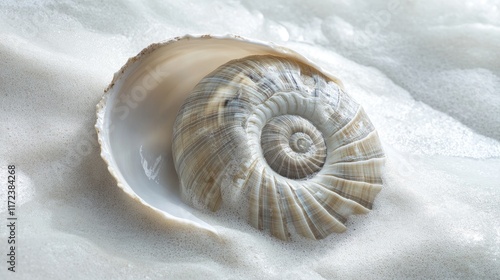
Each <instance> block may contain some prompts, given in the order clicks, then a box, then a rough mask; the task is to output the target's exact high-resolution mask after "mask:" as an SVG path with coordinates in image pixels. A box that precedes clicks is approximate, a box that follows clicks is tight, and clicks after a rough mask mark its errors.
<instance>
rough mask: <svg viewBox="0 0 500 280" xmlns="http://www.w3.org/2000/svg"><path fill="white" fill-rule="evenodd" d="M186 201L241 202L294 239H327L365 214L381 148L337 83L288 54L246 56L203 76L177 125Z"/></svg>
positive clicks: (212, 205)
mask: <svg viewBox="0 0 500 280" xmlns="http://www.w3.org/2000/svg"><path fill="white" fill-rule="evenodd" d="M172 153H173V161H174V165H175V169H176V171H177V174H178V175H179V178H180V183H181V196H182V198H183V200H184V201H186V202H188V203H191V204H193V205H195V206H198V207H206V208H208V209H210V210H212V211H216V210H218V209H219V208H220V207H221V205H222V204H223V203H224V201H225V200H234V199H235V198H234V197H233V198H228V197H225V196H227V195H236V196H238V198H237V201H239V202H241V203H242V204H245V208H246V210H247V211H246V215H247V219H248V220H249V222H250V223H251V224H252V225H253V226H254V227H256V228H258V229H262V230H267V231H270V232H271V234H272V235H273V236H276V237H278V238H280V239H284V240H288V239H290V238H291V233H292V232H296V233H298V234H300V235H302V236H305V237H308V238H312V239H321V238H324V237H326V236H327V235H329V234H331V233H332V232H342V231H344V230H345V229H346V227H345V225H344V223H345V222H346V219H347V217H348V216H349V215H351V214H358V213H366V212H367V211H368V210H369V209H371V207H372V203H373V200H374V198H375V196H376V195H377V193H378V192H379V191H380V189H381V184H382V180H381V178H380V176H381V169H382V168H383V163H384V158H383V157H384V154H383V151H382V147H381V144H380V142H379V139H378V135H377V133H376V131H375V129H374V127H373V125H372V123H371V122H370V120H369V119H368V117H367V116H366V114H365V113H364V111H363V109H362V108H361V106H360V105H359V104H357V103H356V102H355V101H354V100H353V99H352V98H351V97H350V96H349V95H347V94H346V93H345V92H344V91H343V90H342V89H341V88H340V87H339V86H338V84H337V83H336V82H335V81H333V80H331V79H329V78H328V77H327V76H325V75H323V74H322V73H320V72H319V71H317V70H316V69H315V68H313V67H310V66H308V65H306V64H304V63H302V62H299V61H295V60H293V59H290V58H282V57H278V56H271V55H258V56H249V57H245V58H242V59H237V60H233V61H230V62H228V63H226V64H224V65H222V66H220V67H219V68H217V69H216V70H214V71H213V72H212V73H210V74H209V75H207V76H206V77H205V78H203V79H202V80H201V81H200V82H199V83H198V84H197V85H196V86H195V88H194V89H193V91H192V92H191V94H190V95H189V97H188V98H187V99H186V100H185V102H184V104H183V105H182V107H181V109H180V111H179V113H178V115H177V119H176V121H175V124H174V136H173V144H172Z"/></svg>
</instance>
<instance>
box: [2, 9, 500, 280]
mask: <svg viewBox="0 0 500 280" xmlns="http://www.w3.org/2000/svg"><path fill="white" fill-rule="evenodd" d="M499 6H500V3H499V1H488V0H481V1H479V0H474V1H473V0H470V1H440V3H439V4H438V3H436V1H430V0H424V1H405V0H395V1H382V0H380V1H379V0H377V1H347V0H344V1H342V0H339V1H334V0H328V1H323V0H322V1H320V0H312V1H298V0H295V1H285V0H280V1H269V0H265V1H264V0H262V1H260V0H254V1H190V2H189V3H186V1H141V2H139V1H118V0H113V1H14V0H3V1H2V2H1V3H0V186H1V189H0V216H1V217H0V221H1V222H0V225H1V226H0V278H1V279H35V278H41V279H43V278H49V277H50V278H52V279H90V278H96V279H99V278H105V277H106V278H109V277H120V279H142V278H144V279H155V278H173V277H176V279H177V278H179V279H182V278H202V277H203V278H205V277H211V279H237V278H260V279H282V278H288V279H322V278H326V279H333V278H343V279H345V278H351V279H369V278H389V277H391V278H392V277H394V278H422V279H423V278H468V279H474V278H483V279H498V278H500V222H499V219H498V217H500V174H499V173H500V172H499V170H500V143H499V140H500V90H499V89H500V52H498V49H499V46H500V10H499ZM186 33H197V34H204V33H210V34H224V33H233V34H238V35H243V36H247V37H251V38H256V39H261V40H267V41H274V42H276V43H279V44H282V45H285V46H288V47H290V48H292V49H295V50H297V51H298V52H300V53H303V54H304V55H306V56H307V57H309V58H311V59H312V60H314V61H315V62H316V63H318V64H319V65H321V66H323V67H324V68H326V69H328V70H329V71H330V72H332V73H334V74H335V75H336V76H337V77H339V78H340V79H341V80H342V81H343V82H344V84H345V86H346V89H347V90H348V91H349V93H351V94H352V95H353V96H354V97H355V98H356V99H357V100H358V101H359V102H360V103H361V104H362V105H363V106H364V107H365V109H366V111H367V113H368V114H369V115H370V117H371V119H372V121H373V123H374V124H375V126H376V127H377V128H378V130H379V134H380V137H381V139H382V141H383V144H384V148H385V150H386V153H387V168H386V169H387V172H386V174H385V186H384V190H383V191H382V192H381V193H380V195H379V196H378V197H377V200H376V202H375V207H374V211H372V212H371V213H370V214H368V215H364V216H356V217H352V218H351V219H350V220H349V221H348V224H347V225H348V231H347V232H346V233H344V234H336V235H332V236H329V237H328V238H326V239H324V240H322V241H319V242H312V241H308V240H298V241H295V242H292V243H283V242H281V241H277V240H275V239H273V238H270V237H268V236H267V235H265V234H261V233H260V232H258V231H256V230H254V229H253V228H251V227H250V226H248V225H246V224H244V223H242V224H239V223H234V222H233V221H225V220H224V219H217V218H214V219H213V221H212V223H214V227H216V229H217V230H218V231H219V232H220V236H219V237H218V238H216V237H213V236H208V235H206V234H205V233H204V232H201V231H198V230H196V229H193V228H187V227H183V226H179V225H176V224H173V223H167V222H166V221H164V220H162V219H160V218H159V217H157V216H156V215H153V214H151V213H150V212H149V211H146V210H145V209H144V208H143V207H141V206H140V205H138V204H136V203H135V202H134V201H132V200H131V199H130V198H128V197H127V196H126V195H125V194H123V193H122V191H121V190H119V189H118V188H117V187H116V185H115V182H114V180H113V178H112V177H111V176H110V175H109V173H108V172H107V170H106V166H105V164H104V162H103V161H102V160H101V158H100V156H99V147H98V146H97V144H96V135H95V132H94V128H93V126H94V122H95V105H96V104H97V102H98V101H99V100H100V97H101V95H102V92H103V89H104V88H105V87H106V86H107V84H108V83H109V82H110V81H111V79H112V75H113V73H114V72H115V71H117V70H118V69H119V68H120V67H121V66H122V65H123V64H124V63H125V61H126V59H127V58H128V57H130V56H134V55H135V54H137V53H138V52H139V51H140V50H141V49H142V48H144V47H145V46H147V45H148V44H150V43H152V42H158V41H162V40H165V39H168V38H170V37H174V36H178V35H183V34H186ZM8 164H16V166H17V169H16V170H17V172H18V177H17V187H18V189H17V191H18V197H17V209H18V213H17V214H18V217H19V221H18V233H17V238H18V247H17V248H18V251H17V255H18V264H17V267H16V268H17V272H16V273H15V274H12V273H10V272H8V271H7V264H6V262H5V261H6V252H7V247H8V244H7V242H6V240H7V236H8V233H7V230H6V226H5V225H3V224H4V223H5V224H6V223H7V222H6V217H7V212H6V199H7V198H6V192H7V189H6V182H7V178H6V177H7V176H6V175H7V174H6V173H7V165H8ZM5 276H8V277H7V278H6V277H5ZM12 276H15V277H14V278H12Z"/></svg>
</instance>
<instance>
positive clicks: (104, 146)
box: [95, 34, 343, 235]
mask: <svg viewBox="0 0 500 280" xmlns="http://www.w3.org/2000/svg"><path fill="white" fill-rule="evenodd" d="M192 39H196V40H204V39H206V40H210V39H221V40H222V39H229V40H234V41H239V42H242V43H245V44H247V43H248V44H249V45H255V46H260V47H262V48H263V49H269V50H273V51H274V52H275V53H278V54H282V55H283V56H290V57H294V58H296V59H298V60H300V61H302V62H304V63H307V64H309V65H310V66H312V67H314V68H316V69H317V70H318V71H321V72H322V73H324V74H325V75H326V76H327V77H328V78H330V79H331V80H332V81H334V82H335V83H337V84H338V85H339V86H340V87H341V88H343V85H342V83H341V81H340V80H339V79H338V78H336V77H335V76H333V75H331V74H330V73H329V72H328V71H325V70H324V69H323V68H322V67H320V66H318V65H316V64H315V63H314V62H312V61H310V60H309V59H308V58H306V57H304V56H302V55H300V54H299V53H297V52H295V51H293V50H291V49H288V48H286V47H283V46H279V45H277V44H275V43H273V42H265V41H261V40H256V39H249V38H246V37H242V36H239V35H234V34H222V35H211V34H202V35H197V34H187V35H184V36H180V37H174V38H172V39H169V40H165V41H162V42H159V43H153V44H150V45H149V46H148V47H146V48H144V49H143V50H142V51H140V52H139V53H138V54H137V55H135V56H133V57H131V58H129V59H128V60H127V62H126V63H125V64H124V65H123V66H122V67H121V68H120V69H119V70H118V71H117V72H116V73H115V74H114V76H113V79H112V81H111V83H110V84H109V85H108V86H107V88H106V89H105V90H104V94H103V96H102V98H101V100H100V101H99V103H98V104H97V105H96V109H97V110H96V116H97V120H96V124H95V129H96V131H97V138H98V142H99V145H100V147H101V153H100V155H101V157H102V158H103V160H104V161H105V163H106V165H107V166H108V170H109V172H110V174H111V175H112V176H113V177H114V178H115V180H116V182H117V186H118V187H119V188H121V189H122V190H123V191H124V192H125V193H126V194H128V195H129V196H130V197H131V198H133V199H134V200H135V201H138V202H139V203H141V204H143V205H144V206H146V207H147V208H148V209H150V210H152V211H153V212H155V213H157V214H160V215H161V216H163V217H165V218H166V220H170V221H175V222H177V223H179V224H183V225H187V226H194V227H196V228H201V229H204V230H207V231H208V232H211V233H214V234H216V235H217V230H216V229H215V228H214V227H213V226H211V225H210V224H208V223H206V222H204V221H202V220H201V219H198V218H196V217H195V218H196V220H197V222H194V221H192V220H189V219H184V218H180V217H177V216H175V215H171V214H170V213H168V212H166V211H163V210H161V209H159V208H158V207H155V206H153V205H151V204H150V203H148V202H147V201H145V200H144V199H143V198H142V197H141V196H140V195H138V194H137V193H136V192H135V191H134V189H133V188H132V187H131V186H130V184H129V183H128V182H127V180H125V179H124V177H123V175H122V172H121V170H120V168H119V167H118V166H117V165H116V162H115V159H114V157H113V153H112V149H111V144H110V143H109V139H107V138H109V137H108V136H107V134H106V133H107V131H109V130H112V129H113V127H110V126H109V124H108V123H106V122H105V115H106V113H107V112H106V111H107V105H108V103H109V100H110V99H111V95H112V93H113V92H114V91H113V89H115V88H116V86H117V84H119V83H121V82H124V81H123V80H124V79H125V80H126V78H127V74H128V72H130V71H134V70H135V69H133V68H134V67H135V66H136V65H137V62H139V61H141V60H142V59H144V58H147V57H148V55H150V54H152V53H154V52H155V51H157V50H159V49H161V48H162V47H164V46H167V45H170V44H174V43H176V42H179V41H184V40H192ZM113 98H115V97H113ZM193 210H194V209H193ZM188 212H189V211H188ZM189 214H190V213H189ZM190 215H192V214H190Z"/></svg>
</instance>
